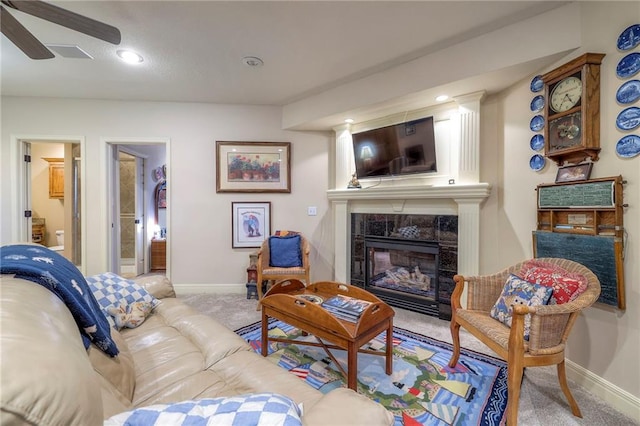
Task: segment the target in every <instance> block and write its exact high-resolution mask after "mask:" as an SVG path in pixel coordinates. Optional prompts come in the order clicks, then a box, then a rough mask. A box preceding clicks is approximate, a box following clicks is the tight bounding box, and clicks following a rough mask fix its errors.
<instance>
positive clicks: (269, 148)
mask: <svg viewBox="0 0 640 426" xmlns="http://www.w3.org/2000/svg"><path fill="white" fill-rule="evenodd" d="M290 158H291V142H224V141H217V142H216V162H217V164H216V192H285V193H290V192H291V165H290Z"/></svg>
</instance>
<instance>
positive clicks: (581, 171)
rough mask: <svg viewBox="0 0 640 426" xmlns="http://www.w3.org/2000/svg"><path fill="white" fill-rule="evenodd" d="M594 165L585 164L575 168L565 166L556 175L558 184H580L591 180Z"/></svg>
mask: <svg viewBox="0 0 640 426" xmlns="http://www.w3.org/2000/svg"><path fill="white" fill-rule="evenodd" d="M592 167H593V163H583V164H578V165H575V166H564V167H560V168H559V169H558V174H557V175H556V183H561V182H580V181H583V180H589V176H591V168H592Z"/></svg>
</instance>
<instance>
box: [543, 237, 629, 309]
mask: <svg viewBox="0 0 640 426" xmlns="http://www.w3.org/2000/svg"><path fill="white" fill-rule="evenodd" d="M533 241H534V253H535V257H560V258H563V259H569V260H573V261H574V262H578V263H581V264H583V265H584V266H586V267H587V268H589V269H591V271H592V272H593V273H594V274H595V275H596V276H597V277H598V279H599V280H600V287H601V290H600V298H599V299H598V302H600V303H604V304H607V305H611V306H615V307H621V305H622V306H624V304H623V303H622V301H621V299H624V294H621V292H622V291H624V286H623V285H622V284H623V277H620V276H618V268H617V267H616V265H618V262H621V261H622V260H621V259H618V256H619V255H618V254H617V253H619V250H617V249H616V244H618V243H617V242H616V241H617V239H616V237H613V236H601V235H577V234H566V233H555V232H544V231H534V232H533Z"/></svg>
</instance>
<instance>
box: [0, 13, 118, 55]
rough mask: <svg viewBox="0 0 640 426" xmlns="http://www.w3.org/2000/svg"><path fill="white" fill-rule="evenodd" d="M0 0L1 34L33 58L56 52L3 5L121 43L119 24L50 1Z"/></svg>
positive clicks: (110, 41)
mask: <svg viewBox="0 0 640 426" xmlns="http://www.w3.org/2000/svg"><path fill="white" fill-rule="evenodd" d="M0 3H2V4H1V5H0V28H1V29H2V34H4V35H5V36H6V37H7V38H8V39H9V40H11V41H12V42H13V44H15V45H16V46H17V47H18V48H19V49H20V50H22V51H23V52H24V53H25V54H26V55H27V56H28V57H30V58H31V59H51V58H53V57H55V55H54V54H53V52H51V51H50V50H49V49H47V48H46V47H45V45H44V44H42V43H41V42H40V41H39V40H38V39H37V38H36V37H35V36H34V35H33V34H31V33H30V32H29V30H27V29H26V28H25V27H24V26H23V25H22V24H21V23H20V22H18V20H17V19H16V18H14V17H13V16H12V15H11V14H10V13H9V12H7V9H6V8H5V7H4V6H6V7H7V8H11V9H15V10H18V11H20V12H24V13H27V14H29V15H33V16H35V17H38V18H41V19H44V20H46V21H49V22H53V23H55V24H58V25H62V26H64V27H67V28H70V29H72V30H74V31H78V32H81V33H83V34H87V35H90V36H92V37H96V38H98V39H100V40H104V41H107V42H109V43H113V44H120V39H121V36H120V30H118V29H117V28H116V27H113V26H111V25H107V24H105V23H102V22H99V21H96V20H94V19H91V18H87V17H85V16H82V15H79V14H77V13H75V12H71V11H68V10H66V9H63V8H61V7H58V6H54V5H53V4H51V3H47V2H44V1H42V0H0Z"/></svg>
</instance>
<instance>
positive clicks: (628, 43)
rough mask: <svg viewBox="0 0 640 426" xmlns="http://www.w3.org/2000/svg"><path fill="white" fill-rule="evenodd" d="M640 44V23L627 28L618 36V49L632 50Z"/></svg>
mask: <svg viewBox="0 0 640 426" xmlns="http://www.w3.org/2000/svg"><path fill="white" fill-rule="evenodd" d="M638 44H640V24H634V25H631V26H630V27H628V28H626V29H625V30H624V31H623V32H621V33H620V36H619V37H618V43H617V46H618V49H620V50H630V49H633V48H634V47H636V46H637V45H638Z"/></svg>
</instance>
